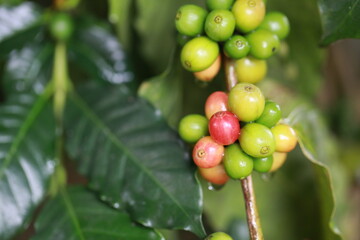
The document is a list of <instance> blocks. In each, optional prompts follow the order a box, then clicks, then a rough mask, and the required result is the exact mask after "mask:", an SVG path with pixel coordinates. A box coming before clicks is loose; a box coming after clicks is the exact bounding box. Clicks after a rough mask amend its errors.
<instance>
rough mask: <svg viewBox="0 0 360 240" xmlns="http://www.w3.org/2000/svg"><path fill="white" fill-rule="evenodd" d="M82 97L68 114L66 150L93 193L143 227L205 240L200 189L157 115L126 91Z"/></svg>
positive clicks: (89, 91)
mask: <svg viewBox="0 0 360 240" xmlns="http://www.w3.org/2000/svg"><path fill="white" fill-rule="evenodd" d="M80 96H81V97H80ZM80 96H77V95H73V96H72V97H71V98H70V101H69V105H68V108H67V114H66V116H67V117H66V121H65V125H66V129H67V136H68V137H67V139H68V142H67V149H68V152H69V154H70V156H71V157H72V158H74V159H76V160H78V161H79V162H78V165H79V170H80V172H81V173H83V174H85V175H87V176H88V178H89V179H90V186H91V188H92V189H95V190H97V191H99V192H100V194H101V195H102V199H103V200H107V201H109V202H111V203H112V204H113V206H114V207H117V208H118V207H121V208H125V209H126V210H127V211H128V212H129V213H130V215H131V217H132V218H133V219H134V220H136V221H138V222H141V223H142V224H144V225H145V226H149V227H156V228H172V229H185V230H188V231H192V232H194V233H196V234H197V235H199V236H204V230H203V227H202V223H201V212H202V195H201V190H200V187H199V185H198V183H197V181H196V179H195V177H194V174H193V172H194V171H193V169H192V168H191V163H190V161H189V156H188V154H187V152H186V150H185V149H184V147H183V146H182V144H181V142H180V140H179V138H178V136H177V134H176V133H175V132H173V131H172V130H170V129H169V127H168V126H167V125H166V123H165V121H164V120H163V119H162V117H161V114H160V112H159V111H158V110H155V109H153V108H152V107H151V106H150V105H149V104H148V103H147V102H145V101H144V100H142V99H137V98H136V97H134V96H133V95H131V94H130V93H129V90H128V89H127V88H125V87H124V86H116V87H112V88H101V87H99V86H92V87H87V88H84V89H83V90H82V91H81V94H80Z"/></svg>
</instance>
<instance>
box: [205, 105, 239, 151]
mask: <svg viewBox="0 0 360 240" xmlns="http://www.w3.org/2000/svg"><path fill="white" fill-rule="evenodd" d="M209 132H210V136H211V138H212V139H214V141H215V142H217V143H218V144H221V145H230V144H233V143H234V142H235V141H236V140H237V139H238V137H239V134H240V123H239V119H238V118H237V117H236V115H235V114H233V113H232V112H229V111H222V112H217V113H215V114H214V115H213V116H212V117H211V118H210V121H209Z"/></svg>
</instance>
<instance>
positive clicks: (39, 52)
mask: <svg viewBox="0 0 360 240" xmlns="http://www.w3.org/2000/svg"><path fill="white" fill-rule="evenodd" d="M53 54H54V45H53V44H52V43H44V42H43V41H42V40H34V41H31V42H29V43H28V44H26V45H25V46H24V47H23V48H21V49H19V50H14V51H12V52H11V53H10V54H9V55H8V58H7V62H6V64H5V68H4V75H3V81H4V87H5V91H6V95H9V94H11V93H16V92H22V91H26V90H31V91H34V92H36V93H38V94H40V93H41V92H42V91H43V90H44V88H45V85H46V84H47V83H48V82H49V81H50V80H51V73H52V63H53Z"/></svg>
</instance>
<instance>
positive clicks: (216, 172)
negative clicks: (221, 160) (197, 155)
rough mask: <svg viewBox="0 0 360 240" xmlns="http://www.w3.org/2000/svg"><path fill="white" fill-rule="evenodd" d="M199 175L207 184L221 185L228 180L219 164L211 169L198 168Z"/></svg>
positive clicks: (222, 166)
mask: <svg viewBox="0 0 360 240" xmlns="http://www.w3.org/2000/svg"><path fill="white" fill-rule="evenodd" d="M198 169H199V174H200V175H201V176H202V177H203V178H204V179H205V180H206V181H208V182H210V183H213V184H217V185H223V184H225V183H226V182H227V181H228V180H229V176H228V175H227V174H226V171H225V168H224V165H222V164H219V165H216V166H215V167H212V168H198Z"/></svg>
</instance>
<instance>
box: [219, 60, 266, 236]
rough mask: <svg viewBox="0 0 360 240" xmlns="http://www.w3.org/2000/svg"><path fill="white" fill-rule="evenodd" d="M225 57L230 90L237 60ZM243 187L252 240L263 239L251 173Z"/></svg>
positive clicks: (234, 79)
mask: <svg viewBox="0 0 360 240" xmlns="http://www.w3.org/2000/svg"><path fill="white" fill-rule="evenodd" d="M224 58H225V59H224V60H225V61H224V62H225V74H226V84H227V88H228V91H230V90H231V89H232V88H233V87H234V86H235V85H236V83H237V79H236V73H235V62H234V61H233V60H231V59H229V58H227V57H224ZM241 187H242V191H243V196H244V200H245V208H246V217H247V223H248V227H249V234H250V239H251V240H263V239H264V236H263V233H262V229H261V224H260V218H259V212H258V209H257V206H256V199H255V191H254V188H253V183H252V177H251V175H250V176H248V177H246V178H244V179H242V180H241Z"/></svg>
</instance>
